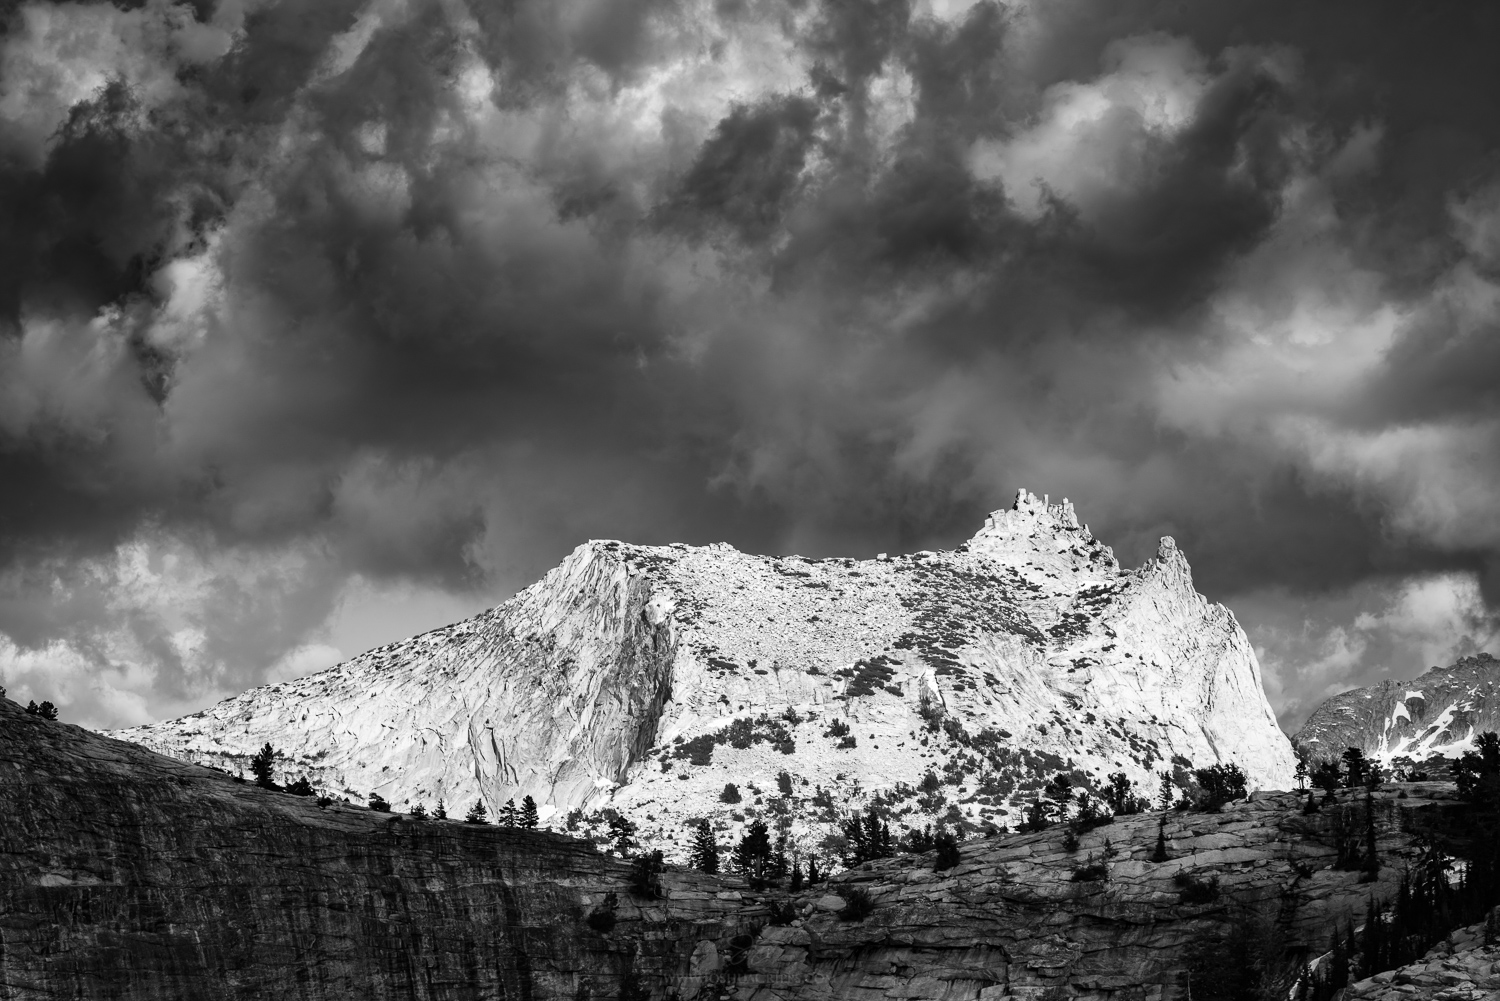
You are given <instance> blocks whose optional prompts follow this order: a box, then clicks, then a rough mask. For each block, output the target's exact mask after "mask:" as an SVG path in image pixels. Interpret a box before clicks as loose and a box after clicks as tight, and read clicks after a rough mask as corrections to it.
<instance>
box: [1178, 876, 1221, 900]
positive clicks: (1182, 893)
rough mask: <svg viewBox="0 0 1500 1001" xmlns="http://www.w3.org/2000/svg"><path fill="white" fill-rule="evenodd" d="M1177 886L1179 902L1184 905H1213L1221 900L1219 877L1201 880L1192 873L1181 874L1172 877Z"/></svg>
mask: <svg viewBox="0 0 1500 1001" xmlns="http://www.w3.org/2000/svg"><path fill="white" fill-rule="evenodd" d="M1172 882H1173V883H1176V884H1177V900H1178V902H1179V903H1184V904H1211V903H1213V902H1214V901H1216V900H1218V899H1219V877H1218V876H1210V877H1209V878H1208V879H1200V878H1198V877H1197V876H1194V875H1193V874H1192V873H1187V872H1179V873H1178V874H1177V875H1175V876H1173V877H1172Z"/></svg>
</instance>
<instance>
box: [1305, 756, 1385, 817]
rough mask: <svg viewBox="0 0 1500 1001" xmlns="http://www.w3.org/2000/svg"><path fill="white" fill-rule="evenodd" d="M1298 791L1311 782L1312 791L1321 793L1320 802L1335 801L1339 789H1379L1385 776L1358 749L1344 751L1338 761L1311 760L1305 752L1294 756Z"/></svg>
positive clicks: (1336, 759)
mask: <svg viewBox="0 0 1500 1001" xmlns="http://www.w3.org/2000/svg"><path fill="white" fill-rule="evenodd" d="M1296 774H1297V789H1298V790H1299V791H1300V790H1304V789H1306V788H1307V786H1308V784H1309V783H1311V784H1312V787H1313V788H1314V789H1321V790H1323V802H1324V803H1333V802H1336V801H1337V800H1338V791H1339V790H1340V789H1358V788H1360V787H1364V788H1366V789H1371V790H1373V789H1378V788H1380V785H1381V783H1382V782H1384V781H1385V778H1386V776H1385V773H1384V772H1382V771H1381V768H1380V765H1379V764H1378V763H1377V762H1374V761H1371V760H1370V759H1369V758H1367V757H1365V752H1364V751H1363V750H1361V749H1360V748H1358V747H1350V748H1346V749H1345V751H1344V753H1343V754H1341V755H1339V756H1338V757H1337V758H1321V759H1318V760H1316V761H1313V760H1311V759H1310V758H1309V757H1308V756H1307V755H1306V754H1305V753H1299V754H1298V755H1297V773H1296Z"/></svg>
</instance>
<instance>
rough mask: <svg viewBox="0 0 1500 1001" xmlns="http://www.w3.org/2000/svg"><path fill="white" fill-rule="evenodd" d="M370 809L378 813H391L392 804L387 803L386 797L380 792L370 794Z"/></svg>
mask: <svg viewBox="0 0 1500 1001" xmlns="http://www.w3.org/2000/svg"><path fill="white" fill-rule="evenodd" d="M370 809H372V810H374V811H375V812H377V813H390V812H391V804H389V803H387V802H386V801H385V797H384V796H382V795H380V793H378V792H372V793H370Z"/></svg>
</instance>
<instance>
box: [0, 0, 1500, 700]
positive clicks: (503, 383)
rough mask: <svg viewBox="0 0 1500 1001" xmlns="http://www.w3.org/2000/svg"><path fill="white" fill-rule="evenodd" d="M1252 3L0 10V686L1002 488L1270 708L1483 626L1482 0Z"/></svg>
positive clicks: (1485, 633)
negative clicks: (1055, 501) (1244, 642)
mask: <svg viewBox="0 0 1500 1001" xmlns="http://www.w3.org/2000/svg"><path fill="white" fill-rule="evenodd" d="M1277 6H1278V5H1260V4H1248V3H1246V4H1230V5H1202V6H1195V7H1193V8H1191V9H1180V7H1179V5H1153V4H1149V3H1127V4H1118V3H1110V4H1095V3H1087V2H1082V0H1070V2H1066V3H1058V4H1036V5H1027V4H1022V3H1014V4H1010V5H1001V4H997V3H994V2H950V0H929V2H922V3H907V2H904V0H862V2H855V0H822V2H814V0H715V2H710V0H697V2H689V0H630V2H619V0H564V2H555V0H553V2H541V0H537V2H521V3H514V4H505V5H494V4H467V3H464V2H462V0H222V2H219V3H214V2H212V0H198V2H194V3H170V2H166V0H147V2H145V3H122V4H119V5H118V6H117V5H112V4H104V3H56V4H52V3H41V2H36V0H32V2H23V3H20V4H18V5H14V6H13V7H12V8H11V9H10V13H9V14H8V15H7V17H8V23H7V24H6V30H5V33H4V37H3V39H0V212H3V215H0V484H3V490H0V633H3V634H4V636H5V639H4V640H3V642H0V673H3V675H4V677H5V681H6V684H8V685H9V687H10V688H11V691H12V694H13V695H19V696H21V697H23V698H26V697H35V698H39V699H40V698H51V699H53V700H54V701H56V702H59V703H60V704H62V705H63V706H64V707H65V709H66V710H67V711H68V713H69V715H70V717H71V718H74V719H79V720H82V721H85V722H89V723H93V724H98V725H105V724H114V723H125V722H134V721H138V720H140V719H143V718H146V717H153V716H156V717H159V716H163V715H167V714H172V713H177V712H180V711H183V710H185V709H189V708H192V707H196V706H199V705H201V704H203V703H204V702H206V701H209V700H212V699H213V698H215V697H218V696H221V695H224V694H228V693H230V692H233V691H236V690H238V689H241V688H244V687H247V686H249V685H252V684H256V683H259V682H261V681H264V680H268V679H274V678H282V677H288V676H291V675H292V674H296V673H300V672H304V671H307V670H313V669H317V668H318V667H321V666H324V665H325V664H327V663H329V662H331V661H333V660H336V659H338V658H339V657H341V656H347V655H351V654H353V653H355V652H357V651H358V649H360V648H362V647H364V646H367V645H370V644H372V643H375V642H379V641H383V640H388V639H394V638H397V637H398V636H400V635H403V634H405V633H407V632H411V631H415V630H417V629H420V628H422V627H423V626H427V625H436V624H438V623H439V622H440V621H442V620H444V619H448V618H452V617H453V616H457V615H461V614H464V613H466V612H469V611H473V610H476V609H478V608H480V607H483V606H484V605H485V604H488V603H490V602H492V601H495V600H498V599H499V598H502V597H503V596H504V595H505V594H507V593H509V592H510V591H512V590H514V589H515V588H517V587H519V586H522V585H524V584H525V583H527V582H529V581H530V580H532V579H534V578H535V577H536V576H537V575H539V574H540V573H541V572H543V571H544V570H545V569H546V568H547V567H549V566H550V565H552V564H553V563H554V562H555V561H556V560H557V559H558V558H559V557H560V556H561V555H562V554H563V553H565V552H566V551H567V550H568V549H569V548H571V546H573V545H575V544H576V543H577V542H579V541H581V540H583V539H585V538H588V537H600V536H610V537H624V538H630V539H633V540H639V541H647V542H653V541H655V542H660V541H673V540H682V541H689V542H706V541H713V540H718V539H728V540H729V541H731V542H734V543H735V544H737V545H739V546H741V547H742V548H746V549H754V550H762V551H791V550H798V551H802V552H807V553H829V552H842V553H853V554H862V553H872V552H874V551H877V550H893V549H904V548H913V547H916V548H920V547H922V546H931V545H949V544H953V543H954V542H956V541H958V540H959V539H960V538H962V537H963V536H964V535H966V534H967V533H968V532H969V531H970V530H972V528H973V527H974V526H975V525H976V524H977V523H978V520H979V518H980V517H981V516H982V513H983V512H984V511H985V510H987V509H988V508H991V507H994V506H997V505H998V504H1000V503H1003V501H1004V499H1005V498H1006V497H1007V496H1008V495H1009V494H1010V493H1011V492H1012V491H1013V490H1014V489H1015V487H1017V486H1021V485H1025V486H1028V487H1031V488H1033V489H1036V490H1045V491H1048V492H1050V493H1052V494H1066V495H1068V496H1070V497H1071V498H1072V499H1073V500H1074V501H1075V502H1076V503H1077V504H1078V506H1079V508H1080V510H1081V511H1082V512H1083V513H1084V514H1085V516H1086V517H1087V518H1088V520H1089V521H1090V522H1091V523H1092V526H1093V527H1094V529H1095V531H1096V532H1097V533H1098V534H1100V535H1101V536H1103V537H1104V538H1106V539H1108V540H1110V541H1111V542H1112V543H1114V544H1115V545H1116V547H1117V549H1119V550H1120V551H1121V552H1122V555H1124V556H1126V558H1127V559H1128V558H1133V557H1134V558H1138V557H1140V556H1144V555H1146V554H1148V553H1150V552H1151V551H1153V550H1154V548H1155V540H1156V537H1157V536H1159V535H1162V534H1173V535H1175V536H1176V537H1177V538H1178V540H1179V542H1180V543H1181V544H1182V546H1183V548H1184V549H1185V550H1186V551H1187V552H1188V554H1189V556H1190V558H1191V559H1192V560H1193V564H1194V567H1195V572H1196V574H1197V577H1198V580H1199V582H1200V585H1201V586H1203V587H1204V588H1205V589H1206V590H1207V591H1208V592H1209V593H1210V594H1211V595H1212V596H1213V597H1215V598H1217V599H1220V600H1225V601H1227V602H1228V603H1229V604H1230V605H1231V607H1234V608H1235V609H1236V610H1237V611H1238V612H1239V614H1240V616H1241V619H1242V620H1243V621H1244V622H1245V624H1246V626H1247V628H1248V630H1249V631H1250V633H1251V636H1252V639H1253V640H1254V641H1255V642H1256V643H1257V645H1258V648H1259V649H1260V650H1261V651H1262V655H1263V657H1264V658H1265V660H1266V663H1267V675H1268V679H1269V680H1268V684H1269V685H1270V689H1271V694H1272V697H1273V701H1274V702H1275V704H1276V705H1277V707H1278V709H1279V710H1280V711H1281V712H1282V717H1283V721H1284V722H1288V723H1289V724H1292V723H1295V722H1296V720H1297V719H1300V717H1301V716H1302V715H1305V713H1306V711H1307V710H1308V709H1310V708H1311V703H1312V702H1314V701H1315V700H1316V699H1317V698H1319V697H1321V695H1322V694H1324V693H1325V692H1327V691H1330V690H1332V689H1333V688H1336V687H1339V686H1345V685H1349V684H1355V683H1361V682H1365V681H1369V680H1373V679H1374V678H1376V677H1379V676H1381V675H1382V674H1384V673H1386V672H1393V673H1397V674H1411V673H1416V671H1417V670H1418V669H1419V668H1420V667H1424V666H1427V662H1429V661H1431V662H1435V661H1437V660H1441V659H1443V658H1444V657H1447V656H1449V655H1450V654H1451V653H1453V652H1462V651H1464V650H1467V649H1469V648H1470V647H1473V646H1475V645H1477V646H1481V647H1482V646H1484V645H1486V644H1490V645H1493V643H1494V642H1495V636H1496V633H1495V627H1494V624H1495V621H1496V618H1495V614H1494V603H1495V602H1496V601H1497V599H1500V523H1497V521H1496V515H1495V513H1494V512H1495V510H1496V509H1495V505H1494V503H1493V498H1494V497H1495V496H1496V487H1497V483H1496V478H1497V476H1500V447H1497V445H1500V441H1497V424H1496V421H1497V419H1500V405H1497V398H1496V394H1495V390H1494V388H1493V387H1494V386H1495V385H1496V375H1497V374H1500V349H1497V347H1496V345H1497V344H1500V339H1497V331H1496V304H1497V302H1500V237H1497V234H1500V174H1497V172H1496V170H1495V167H1494V152H1495V149H1496V148H1497V142H1500V122H1497V121H1496V120H1495V119H1494V116H1493V115H1492V114H1491V113H1490V109H1489V108H1488V100H1487V98H1486V97H1485V95H1487V94H1492V93H1494V92H1495V90H1496V89H1497V87H1496V85H1497V84H1500V79H1497V78H1496V76H1497V70H1496V67H1495V66H1494V65H1493V64H1494V60H1493V59H1492V58H1491V54H1492V51H1493V45H1492V44H1491V43H1492V42H1493V40H1494V39H1495V38H1496V36H1497V34H1500V32H1497V30H1496V29H1497V26H1500V25H1497V21H1496V17H1497V15H1496V14H1495V13H1493V12H1490V11H1488V10H1487V9H1483V8H1477V7H1472V6H1459V5H1451V6H1446V7H1441V8H1434V9H1432V10H1424V11H1422V12H1414V11H1412V10H1411V9H1410V8H1409V7H1407V6H1404V5H1394V4H1392V5H1382V4H1373V5H1368V4H1367V5H1361V6H1360V8H1359V10H1358V12H1357V14H1353V13H1351V12H1350V11H1348V10H1345V9H1344V8H1342V7H1340V6H1339V5H1331V4H1330V5H1316V6H1315V7H1312V8H1309V7H1306V6H1305V5H1303V6H1299V7H1298V8H1297V9H1296V11H1295V12H1292V11H1290V10H1286V9H1281V10H1276V9H1273V8H1276V7H1277ZM1444 595H1446V596H1447V597H1446V598H1445V597H1442V596H1444ZM1444 601H1447V602H1448V605H1446V606H1445V605H1444V604H1443V602H1444ZM1445 607H1446V608H1449V609H1450V611H1448V612H1444V611H1442V609H1443V608H1445ZM1403 609H1404V610H1405V611H1403ZM429 615H430V617H431V621H426V616H429ZM1415 622H1420V623H1423V624H1422V625H1420V626H1417V625H1412V623H1415Z"/></svg>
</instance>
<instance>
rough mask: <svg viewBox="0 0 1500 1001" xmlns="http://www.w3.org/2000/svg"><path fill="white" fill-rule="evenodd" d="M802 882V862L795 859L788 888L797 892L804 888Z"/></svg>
mask: <svg viewBox="0 0 1500 1001" xmlns="http://www.w3.org/2000/svg"><path fill="white" fill-rule="evenodd" d="M802 884H803V877H802V863H800V862H797V861H795V860H794V861H793V862H792V876H791V881H790V883H789V885H788V889H790V890H791V891H792V892H793V893H797V892H799V891H800V890H801V889H802Z"/></svg>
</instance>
